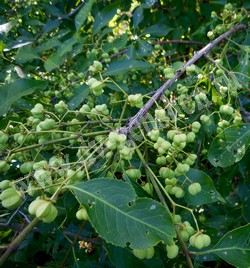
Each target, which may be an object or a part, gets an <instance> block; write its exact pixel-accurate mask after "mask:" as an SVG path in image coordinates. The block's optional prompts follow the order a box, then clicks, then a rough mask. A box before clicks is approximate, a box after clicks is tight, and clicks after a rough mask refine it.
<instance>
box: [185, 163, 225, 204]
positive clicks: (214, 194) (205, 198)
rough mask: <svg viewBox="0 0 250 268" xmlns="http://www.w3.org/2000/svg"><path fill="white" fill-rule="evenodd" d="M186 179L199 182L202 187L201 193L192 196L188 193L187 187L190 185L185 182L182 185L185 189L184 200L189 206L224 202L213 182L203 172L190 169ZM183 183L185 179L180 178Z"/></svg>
mask: <svg viewBox="0 0 250 268" xmlns="http://www.w3.org/2000/svg"><path fill="white" fill-rule="evenodd" d="M186 175H187V177H188V178H189V179H190V180H191V181H193V182H199V183H200V184H201V185H202V191H201V192H200V193H198V194H197V195H195V196H193V195H191V194H190V193H189V192H188V186H189V185H190V184H189V183H187V181H186V182H185V184H184V188H185V196H184V197H185V200H186V201H187V203H188V204H189V205H191V206H198V205H202V204H209V203H213V202H218V201H219V202H223V203H224V202H225V200H224V198H223V197H222V196H221V195H220V193H219V192H218V191H217V190H216V188H215V186H214V184H213V180H212V179H211V178H210V177H209V176H208V175H207V174H206V173H204V172H202V171H200V170H197V169H192V168H191V169H190V170H189V171H188V173H187V174H186ZM181 180H182V181H183V182H184V181H185V180H186V177H181Z"/></svg>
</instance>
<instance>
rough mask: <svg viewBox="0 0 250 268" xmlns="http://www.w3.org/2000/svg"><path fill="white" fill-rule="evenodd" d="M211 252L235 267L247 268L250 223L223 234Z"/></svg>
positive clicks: (249, 252)
mask: <svg viewBox="0 0 250 268" xmlns="http://www.w3.org/2000/svg"><path fill="white" fill-rule="evenodd" d="M211 252H212V253H214V254H216V255H217V256H219V257H220V258H222V259H223V260H225V261H226V262H228V263H230V264H231V265H233V266H235V267H239V268H249V267H250V223H249V224H247V225H245V226H242V227H239V228H236V229H234V230H232V231H230V232H228V233H227V234H225V235H224V236H223V237H222V239H221V240H220V241H219V242H218V243H217V244H216V245H215V246H214V247H213V249H212V250H211Z"/></svg>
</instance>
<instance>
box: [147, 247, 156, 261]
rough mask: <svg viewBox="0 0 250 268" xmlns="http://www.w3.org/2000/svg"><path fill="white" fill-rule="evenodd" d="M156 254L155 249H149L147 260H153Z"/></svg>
mask: <svg viewBox="0 0 250 268" xmlns="http://www.w3.org/2000/svg"><path fill="white" fill-rule="evenodd" d="M154 254H155V249H154V247H150V248H147V254H146V259H151V258H153V256H154Z"/></svg>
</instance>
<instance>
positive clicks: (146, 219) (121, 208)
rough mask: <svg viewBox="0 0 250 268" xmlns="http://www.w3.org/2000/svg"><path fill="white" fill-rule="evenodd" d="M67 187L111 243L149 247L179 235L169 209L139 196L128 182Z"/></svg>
mask: <svg viewBox="0 0 250 268" xmlns="http://www.w3.org/2000/svg"><path fill="white" fill-rule="evenodd" d="M67 187H69V188H70V189H72V190H73V191H74V192H75V194H76V197H77V199H78V200H79V202H80V203H81V204H83V205H84V206H85V207H86V209H87V211H88V214H89V217H90V221H91V224H92V225H93V227H94V228H95V229H96V231H97V232H98V233H99V234H100V236H101V237H102V238H104V239H105V240H106V241H107V242H108V243H111V244H114V245H116V246H121V247H125V246H126V245H127V244H128V243H129V245H130V247H131V248H148V247H151V246H154V245H156V244H157V243H159V242H160V241H166V242H167V243H171V241H172V239H173V237H174V236H175V230H174V227H173V222H172V218H171V215H170V214H169V213H168V211H167V210H166V209H165V208H164V207H163V206H162V205H161V204H160V203H158V202H156V201H154V200H152V199H149V198H138V199H136V194H135V192H134V190H133V188H132V187H131V185H129V184H128V183H126V182H122V181H117V180H113V179H93V180H90V181H87V182H83V183H79V184H75V185H71V186H67Z"/></svg>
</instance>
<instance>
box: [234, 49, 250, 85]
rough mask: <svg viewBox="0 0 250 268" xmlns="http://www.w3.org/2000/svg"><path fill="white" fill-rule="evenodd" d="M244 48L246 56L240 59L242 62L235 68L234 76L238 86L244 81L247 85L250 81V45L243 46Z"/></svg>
mask: <svg viewBox="0 0 250 268" xmlns="http://www.w3.org/2000/svg"><path fill="white" fill-rule="evenodd" d="M242 49H244V51H245V52H246V53H244V57H242V58H241V59H240V61H239V62H240V64H239V65H238V66H237V67H236V68H235V69H234V75H235V77H234V76H232V78H233V81H234V84H235V86H236V87H239V85H240V83H239V81H240V82H241V83H244V84H245V85H246V87H247V85H248V83H249V81H250V78H249V77H250V54H249V53H248V51H249V46H242Z"/></svg>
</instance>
